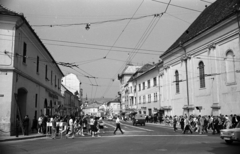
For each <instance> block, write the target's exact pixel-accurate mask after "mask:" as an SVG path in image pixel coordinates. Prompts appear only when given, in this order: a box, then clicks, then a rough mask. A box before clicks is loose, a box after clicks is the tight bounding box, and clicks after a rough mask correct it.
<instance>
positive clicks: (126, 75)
mask: <svg viewBox="0 0 240 154" xmlns="http://www.w3.org/2000/svg"><path fill="white" fill-rule="evenodd" d="M139 68H141V66H133V65H131V64H128V65H127V66H126V67H125V69H124V70H123V71H122V73H121V74H119V75H118V80H119V81H120V90H119V94H120V98H121V110H122V112H125V110H126V105H128V104H127V102H128V100H127V99H128V96H127V94H126V90H127V88H128V86H127V84H128V81H129V79H130V78H131V77H132V75H133V74H134V73H135V72H136V71H137V70H138V69H139Z"/></svg>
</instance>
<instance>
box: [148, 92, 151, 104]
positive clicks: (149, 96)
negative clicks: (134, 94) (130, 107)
mask: <svg viewBox="0 0 240 154" xmlns="http://www.w3.org/2000/svg"><path fill="white" fill-rule="evenodd" d="M148 103H151V94H148Z"/></svg>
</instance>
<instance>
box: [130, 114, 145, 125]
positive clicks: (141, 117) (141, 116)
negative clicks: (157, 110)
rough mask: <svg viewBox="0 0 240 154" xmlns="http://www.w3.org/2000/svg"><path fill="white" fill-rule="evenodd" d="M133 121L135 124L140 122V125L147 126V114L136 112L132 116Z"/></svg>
mask: <svg viewBox="0 0 240 154" xmlns="http://www.w3.org/2000/svg"><path fill="white" fill-rule="evenodd" d="M132 121H133V125H137V124H140V125H143V126H145V115H144V114H136V115H135V116H134V117H133V118H132Z"/></svg>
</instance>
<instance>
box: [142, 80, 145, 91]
mask: <svg viewBox="0 0 240 154" xmlns="http://www.w3.org/2000/svg"><path fill="white" fill-rule="evenodd" d="M142 89H143V90H144V89H145V82H143V87H142Z"/></svg>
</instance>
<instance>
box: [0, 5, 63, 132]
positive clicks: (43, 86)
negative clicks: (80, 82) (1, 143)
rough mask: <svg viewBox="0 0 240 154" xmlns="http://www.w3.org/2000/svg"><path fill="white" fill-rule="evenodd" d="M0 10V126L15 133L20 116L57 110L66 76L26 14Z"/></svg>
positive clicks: (48, 113) (0, 7) (3, 129)
mask: <svg viewBox="0 0 240 154" xmlns="http://www.w3.org/2000/svg"><path fill="white" fill-rule="evenodd" d="M0 12H1V14H0V19H1V20H0V33H1V36H0V53H1V54H0V106H1V108H0V129H1V130H2V131H1V135H14V134H15V125H16V124H15V121H16V117H17V116H18V117H20V118H21V119H22V118H23V117H24V116H25V115H28V116H29V118H30V121H32V119H33V117H34V116H36V117H38V116H39V115H41V114H47V115H53V114H54V113H55V110H54V109H55V108H56V107H57V106H58V105H59V104H61V101H62V100H63V98H62V95H61V93H60V87H61V78H62V77H63V76H64V75H63V73H62V71H61V70H60V68H59V67H58V65H57V63H56V62H55V60H54V59H53V57H52V56H51V54H50V53H49V51H48V50H47V48H46V47H45V46H44V45H43V43H42V42H41V40H40V39H39V37H38V36H37V34H36V33H35V32H34V30H33V29H32V28H31V26H30V25H29V23H28V22H27V21H26V19H25V17H24V16H23V15H20V14H18V13H15V12H12V11H9V10H7V9H6V8H4V7H2V6H1V5H0ZM30 126H31V123H30ZM2 132H4V133H2Z"/></svg>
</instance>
